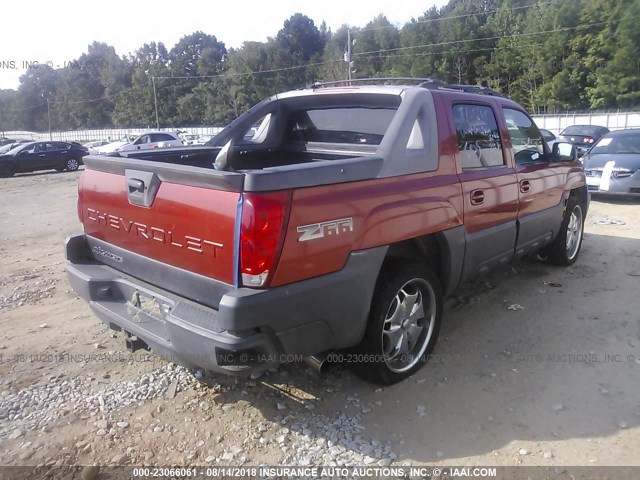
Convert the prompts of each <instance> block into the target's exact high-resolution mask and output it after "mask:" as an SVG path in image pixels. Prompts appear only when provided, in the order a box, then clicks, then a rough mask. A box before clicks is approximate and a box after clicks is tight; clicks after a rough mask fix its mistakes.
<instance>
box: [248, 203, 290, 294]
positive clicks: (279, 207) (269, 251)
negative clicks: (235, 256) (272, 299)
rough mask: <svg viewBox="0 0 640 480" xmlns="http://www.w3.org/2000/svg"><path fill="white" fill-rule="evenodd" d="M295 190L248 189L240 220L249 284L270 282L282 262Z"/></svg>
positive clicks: (253, 285) (254, 285)
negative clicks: (251, 191)
mask: <svg viewBox="0 0 640 480" xmlns="http://www.w3.org/2000/svg"><path fill="white" fill-rule="evenodd" d="M290 198H291V194H290V193H288V192H276V193H266V194H257V193H245V194H244V196H243V200H242V217H241V224H240V273H241V277H242V285H244V286H245V287H265V286H268V284H269V281H270V280H271V277H272V276H273V270H274V268H275V267H276V265H277V263H278V258H279V257H280V251H281V250H282V242H283V240H284V232H285V229H286V227H287V221H288V217H289V204H290Z"/></svg>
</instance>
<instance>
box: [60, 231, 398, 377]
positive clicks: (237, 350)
mask: <svg viewBox="0 0 640 480" xmlns="http://www.w3.org/2000/svg"><path fill="white" fill-rule="evenodd" d="M385 254H386V247H380V248H375V249H370V250H364V251H360V252H355V253H352V254H351V256H350V258H349V260H348V261H347V264H346V265H345V267H344V268H343V269H342V270H340V271H339V272H336V273H332V274H329V275H324V276H322V277H317V278H314V279H310V280H305V281H303V282H297V283H295V284H291V285H286V286H282V287H276V288H272V289H267V290H255V289H248V288H238V289H231V290H229V291H228V292H227V293H226V294H224V296H223V297H222V299H221V300H220V303H219V308H218V309H214V308H211V307H208V306H205V305H202V304H200V303H196V302H193V301H191V300H189V299H187V298H185V297H183V296H179V295H176V294H174V293H172V292H170V291H167V290H163V289H162V288H159V287H157V286H155V285H151V284H148V283H145V282H143V281H141V280H139V279H136V278H134V277H132V276H130V275H126V274H124V273H122V272H120V271H118V270H116V269H114V268H112V267H110V266H107V265H104V264H103V263H101V262H99V261H97V260H95V259H94V258H93V256H92V254H91V251H90V248H89V245H88V243H87V240H86V237H85V236H84V235H77V236H74V237H70V238H68V239H67V241H66V255H67V261H66V265H65V269H66V271H67V275H68V278H69V282H70V284H71V286H72V288H73V289H74V290H75V291H76V292H77V293H78V295H80V297H82V298H83V299H84V300H86V301H87V302H89V305H90V307H91V309H92V310H93V312H94V313H95V314H96V316H97V317H98V318H99V319H100V320H102V321H103V322H104V323H106V324H107V325H108V326H109V327H110V328H112V329H115V330H124V331H126V332H127V333H128V334H130V335H133V336H136V337H138V338H139V339H141V340H143V341H144V342H145V343H146V344H147V345H148V346H149V347H151V349H152V350H153V351H155V352H156V353H158V354H159V355H161V356H163V357H165V358H167V359H168V360H170V361H174V362H176V363H179V364H182V365H184V366H186V367H188V368H203V369H205V370H211V371H216V372H223V373H228V374H242V373H245V374H246V373H250V372H253V371H258V370H264V369H266V368H269V367H270V366H273V365H275V364H278V363H283V362H286V361H292V360H298V359H301V357H302V356H306V355H313V354H315V353H319V352H323V351H326V350H330V349H335V348H344V347H348V346H351V345H354V344H356V343H358V342H359V341H360V339H361V338H362V335H363V333H364V328H365V326H366V321H367V317H368V312H369V305H370V304H371V297H372V295H373V289H374V286H375V282H376V279H377V276H378V273H379V270H380V267H381V265H382V261H383V259H384V256H385ZM298 356H299V357H298Z"/></svg>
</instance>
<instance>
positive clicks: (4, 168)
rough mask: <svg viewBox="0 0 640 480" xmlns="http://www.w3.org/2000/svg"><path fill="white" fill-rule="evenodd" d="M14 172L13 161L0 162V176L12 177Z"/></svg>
mask: <svg viewBox="0 0 640 480" xmlns="http://www.w3.org/2000/svg"><path fill="white" fill-rule="evenodd" d="M15 174H16V167H15V166H14V165H13V163H10V162H2V163H0V177H2V178H8V177H13V176H14V175H15Z"/></svg>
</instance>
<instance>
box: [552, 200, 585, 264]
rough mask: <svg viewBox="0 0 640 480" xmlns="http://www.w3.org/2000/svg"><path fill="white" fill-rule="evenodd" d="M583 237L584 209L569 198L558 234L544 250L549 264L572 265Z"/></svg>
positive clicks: (576, 257)
mask: <svg viewBox="0 0 640 480" xmlns="http://www.w3.org/2000/svg"><path fill="white" fill-rule="evenodd" d="M583 235H584V207H583V206H582V205H581V204H580V203H579V202H578V201H577V200H576V199H575V198H569V202H568V203H567V209H566V210H565V214H564V217H563V218H562V225H561V226H560V232H559V233H558V236H557V237H556V239H555V240H554V241H553V243H551V244H550V245H549V246H548V247H546V248H545V249H544V252H543V253H544V254H545V255H546V256H547V258H548V260H549V262H551V263H553V264H555V265H561V266H565V267H567V266H569V265H573V264H574V263H575V261H576V260H577V259H578V254H579V253H580V248H581V247H582V237H583Z"/></svg>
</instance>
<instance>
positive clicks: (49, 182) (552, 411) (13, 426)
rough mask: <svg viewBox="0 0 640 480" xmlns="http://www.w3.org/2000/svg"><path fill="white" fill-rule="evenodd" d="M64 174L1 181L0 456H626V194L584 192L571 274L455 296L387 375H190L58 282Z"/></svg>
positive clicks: (637, 341)
mask: <svg viewBox="0 0 640 480" xmlns="http://www.w3.org/2000/svg"><path fill="white" fill-rule="evenodd" d="M77 176H78V174H66V173H63V174H55V173H39V174H28V175H19V176H17V177H15V178H11V179H1V180H0V331H1V332H2V335H1V338H0V456H1V458H2V465H35V464H50V465H75V464H98V465H106V464H117V465H121V464H128V465H140V464H145V465H185V464H186V465H191V464H200V465H327V466H348V465H371V466H388V465H409V464H411V465H446V464H450V465H469V464H482V465H547V466H557V465H594V464H597V465H639V464H640V457H638V456H637V452H638V450H639V449H640V438H639V436H638V432H639V431H640V429H639V424H640V408H639V406H638V405H639V404H638V402H637V399H638V397H639V394H640V386H639V384H638V382H637V381H636V380H637V376H638V372H640V317H639V316H638V311H640V309H638V302H639V300H638V299H637V292H638V286H639V285H640V282H639V281H638V278H637V277H638V276H640V248H639V246H640V217H639V216H638V211H639V209H640V206H638V204H637V203H634V202H624V201H618V200H606V199H605V200H598V201H594V202H593V203H592V208H591V211H590V214H589V217H588V219H587V229H586V231H587V234H586V237H585V244H584V248H583V252H582V254H581V258H580V260H579V261H578V263H576V264H575V265H574V266H573V267H571V268H568V269H557V268H554V267H551V266H548V265H546V264H543V263H540V262H536V261H532V260H527V261H523V262H519V263H516V264H514V265H512V266H509V267H506V268H504V269H502V270H499V271H497V272H495V273H493V274H491V275H490V276H488V277H486V278H484V279H482V280H480V281H477V282H475V283H474V284H472V285H467V286H465V287H464V288H463V289H461V291H460V292H458V293H457V295H456V297H454V298H453V299H452V300H451V301H449V302H448V303H449V306H450V309H449V311H448V312H447V315H446V318H445V322H444V325H443V329H442V332H441V339H440V342H439V344H438V346H437V348H436V351H435V354H434V358H433V360H432V362H430V364H429V365H428V366H427V367H426V368H425V369H423V370H422V371H421V372H419V373H418V374H417V375H416V376H414V377H412V378H410V379H409V380H407V381H405V382H403V383H401V384H399V385H395V386H393V387H389V388H379V387H377V386H375V385H370V384H367V383H365V382H362V381H360V380H359V379H357V378H356V377H354V376H353V374H352V373H351V372H350V370H349V369H348V368H347V366H346V365H334V366H332V367H331V368H330V370H329V373H328V374H326V375H324V376H319V375H318V374H316V373H315V372H312V371H311V370H310V369H309V368H308V367H307V366H305V365H298V364H295V365H286V366H282V367H280V368H278V369H272V370H270V371H268V372H266V373H265V374H264V375H262V376H261V377H259V378H254V379H250V378H249V379H247V378H243V379H236V378H229V377H223V376H218V377H214V378H209V379H208V383H207V385H203V384H201V383H199V382H197V381H196V380H195V379H194V378H193V377H192V376H191V374H190V373H189V372H187V371H185V369H183V368H182V367H179V366H176V365H173V364H168V363H166V362H164V361H163V360H162V359H160V358H158V357H156V356H155V355H153V354H152V353H146V352H140V351H138V352H136V353H135V354H130V353H129V352H127V351H126V350H125V348H124V337H123V335H122V334H114V333H113V332H111V331H109V330H108V329H107V328H106V327H104V326H103V325H102V324H101V323H100V322H99V321H98V320H97V319H96V318H95V317H94V316H93V315H92V314H91V312H90V310H89V309H88V307H87V305H86V304H85V303H84V302H83V301H81V300H80V299H78V298H77V297H76V295H75V294H74V293H73V292H72V291H71V290H70V288H69V286H68V284H67V282H66V278H65V276H64V273H63V261H64V255H63V243H64V238H65V237H66V236H67V235H69V234H71V233H74V232H77V231H78V230H79V229H80V225H79V224H78V221H77V218H76V215H75V211H76V210H75V200H76V182H77ZM516 305H517V306H518V307H516Z"/></svg>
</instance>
